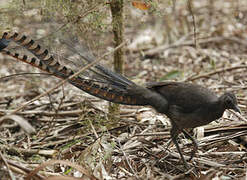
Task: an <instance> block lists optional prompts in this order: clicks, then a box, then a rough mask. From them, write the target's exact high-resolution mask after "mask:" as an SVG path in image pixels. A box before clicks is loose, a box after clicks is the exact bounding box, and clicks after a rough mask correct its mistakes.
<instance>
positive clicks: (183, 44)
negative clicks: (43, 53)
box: [0, 0, 247, 180]
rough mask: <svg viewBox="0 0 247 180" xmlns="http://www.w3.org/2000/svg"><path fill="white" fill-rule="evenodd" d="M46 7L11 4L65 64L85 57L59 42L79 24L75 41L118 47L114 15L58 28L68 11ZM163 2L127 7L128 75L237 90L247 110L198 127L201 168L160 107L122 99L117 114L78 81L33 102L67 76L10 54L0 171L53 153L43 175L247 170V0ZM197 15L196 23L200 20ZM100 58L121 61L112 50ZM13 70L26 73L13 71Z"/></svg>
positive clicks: (227, 175)
mask: <svg viewBox="0 0 247 180" xmlns="http://www.w3.org/2000/svg"><path fill="white" fill-rule="evenodd" d="M74 3H76V2H74ZM28 5H30V4H28ZM30 6H31V5H30ZM27 7H28V6H27ZM15 8H17V7H15ZM36 10H37V11H38V10H39V8H38V7H35V4H32V8H30V7H29V8H26V9H24V10H22V12H25V13H23V14H21V13H17V14H15V15H13V14H11V12H13V10H12V11H10V10H9V9H6V11H3V14H5V15H6V16H8V19H9V20H10V19H11V23H10V24H11V25H12V26H13V28H12V29H13V30H16V31H18V32H22V33H25V34H27V35H30V36H31V37H33V38H34V39H38V42H41V44H43V45H44V46H45V47H47V48H49V50H51V52H53V53H54V54H55V57H57V58H58V59H59V61H61V62H63V64H66V65H67V64H69V63H68V62H66V59H67V61H68V59H69V60H70V61H74V62H75V61H76V62H77V64H78V63H80V62H79V60H78V56H76V55H75V53H74V52H71V51H70V50H69V48H66V46H63V45H61V43H57V42H58V39H63V40H64V39H65V41H67V40H68V38H71V37H72V36H73V35H74V33H72V32H70V31H69V30H70V29H69V28H71V26H74V27H75V29H76V28H77V30H76V31H75V32H76V33H78V34H80V41H81V44H79V43H78V44H73V42H72V41H71V42H70V45H71V44H72V45H71V46H73V47H74V48H75V49H76V50H77V51H78V52H80V53H82V54H87V53H88V49H90V51H92V53H93V54H94V55H95V56H96V57H100V56H101V55H102V54H103V53H105V52H107V51H108V50H109V49H112V46H113V40H112V39H113V35H112V34H111V32H110V29H111V28H110V27H109V26H110V24H109V22H108V21H109V18H108V19H106V20H105V21H104V23H105V24H106V27H104V28H105V29H104V31H101V32H99V31H90V29H89V28H87V25H86V22H87V21H86V20H85V21H83V23H82V25H81V24H79V23H78V24H77V23H72V24H70V26H69V28H67V29H66V28H65V30H61V29H58V27H61V25H64V24H63V22H62V18H59V17H58V15H57V16H54V19H52V18H51V17H47V18H44V17H43V15H37V11H36ZM158 10H159V11H160V12H159V11H158ZM158 10H157V9H156V11H155V13H152V12H149V11H144V10H143V11H142V10H139V9H136V8H134V7H133V6H131V3H129V5H128V6H127V7H126V10H125V13H126V22H125V38H126V40H129V41H130V42H129V44H128V45H126V46H125V49H126V63H125V75H126V76H127V77H128V78H129V79H131V80H133V81H134V82H136V83H138V84H142V85H143V84H145V83H147V82H150V81H165V80H175V81H185V82H192V83H196V84H200V85H202V86H205V87H208V88H209V89H211V90H212V91H214V92H216V93H217V94H218V95H221V94H223V93H224V92H225V91H232V92H234V93H235V94H236V96H237V99H238V103H239V107H240V108H241V111H242V114H241V115H240V114H238V113H234V112H232V111H226V112H225V113H224V115H223V117H222V118H220V119H219V120H217V121H214V122H212V123H210V124H208V125H205V126H202V127H198V128H195V129H194V130H189V132H190V134H192V135H194V137H196V138H197V141H198V145H199V149H198V152H197V153H196V157H195V158H193V159H192V160H191V161H190V162H189V165H190V167H191V168H192V170H190V171H188V172H186V173H185V172H184V171H185V170H184V167H183V163H182V161H181V160H180V157H179V154H178V152H177V150H176V147H175V145H174V144H173V143H171V145H170V146H169V147H168V148H167V144H168V142H169V140H170V133H169V131H170V127H171V124H170V122H169V119H168V118H167V117H166V116H164V115H162V114H158V113H157V112H155V110H153V109H152V108H150V107H138V106H135V107H133V106H123V105H121V109H120V115H119V116H116V117H115V121H114V120H112V121H110V120H109V118H108V105H109V103H108V102H106V101H104V100H101V99H98V98H96V97H93V96H90V95H88V94H86V93H84V92H82V91H81V90H79V89H77V88H74V87H73V86H72V85H70V84H69V83H65V84H64V85H62V86H60V87H59V88H57V89H55V90H54V91H52V92H50V93H49V94H45V96H43V97H41V98H39V99H38V100H35V101H34V102H32V103H30V104H28V105H27V106H25V107H24V106H23V105H24V104H25V103H27V102H28V101H30V100H32V99H33V98H35V97H37V96H39V95H41V94H43V93H45V92H47V91H48V90H49V89H51V88H53V87H55V86H56V85H57V84H58V82H60V81H61V80H60V79H58V78H56V77H52V76H50V75H45V74H29V75H24V74H22V73H27V72H32V73H39V72H40V70H38V69H36V68H34V67H32V66H29V65H27V64H24V63H22V62H17V61H16V60H14V59H11V58H9V57H7V56H4V55H2V54H1V53H0V63H1V68H0V77H1V78H0V122H1V126H0V129H1V131H0V150H1V151H0V156H1V159H2V160H3V161H2V162H1V164H2V165H3V166H0V177H3V179H4V178H6V179H8V178H9V177H10V175H11V174H12V177H13V176H15V177H16V178H17V179H22V178H23V177H25V176H26V174H28V173H30V172H31V171H32V170H33V169H35V168H37V167H40V165H41V164H42V163H44V162H48V161H49V160H53V161H50V164H45V165H44V166H43V167H40V169H39V172H38V173H37V174H36V175H34V176H35V177H36V178H37V179H39V178H42V177H47V176H52V175H53V176H59V175H63V176H65V175H69V176H74V177H81V174H86V175H88V176H91V177H92V176H95V177H96V178H98V179H197V178H199V177H200V179H202V180H206V179H212V178H216V179H217V178H218V179H245V178H246V162H247V153H246V148H247V138H246V137H247V123H246V122H247V117H246V114H247V110H246V107H247V92H246V88H247V71H246V69H247V1H243V0H242V1H241V0H240V1H223V0H216V1H210V0H208V1H197V0H195V1H193V8H192V12H193V14H191V13H192V12H191V11H190V10H189V9H188V6H187V4H186V1H182V2H177V4H176V8H174V9H172V8H171V5H169V6H168V5H167V4H166V3H163V2H162V3H161V2H160V4H159V7H158ZM161 12H162V14H161V15H159V13H161ZM57 13H58V14H59V12H57ZM106 15H109V14H106ZM192 15H193V16H192ZM193 17H194V20H195V25H196V26H193ZM55 18H56V20H55ZM51 19H52V20H51ZM195 27H196V29H194V28H195ZM83 28H84V30H81V29H83ZM7 29H9V28H7ZM12 29H11V30H12ZM5 30H6V29H5ZM80 30H81V31H80ZM0 31H2V32H3V31H4V28H2V27H1V28H0ZM194 31H196V34H195V33H194ZM73 32H74V31H73ZM48 35H49V36H48ZM195 38H196V42H195ZM59 42H60V41H59ZM68 42H69V41H68ZM195 43H196V45H195ZM16 49H17V50H16V51H20V52H21V51H22V50H20V49H19V50H18V48H16ZM65 57H66V58H65ZM100 64H101V65H103V66H105V67H112V56H110V57H108V58H106V59H104V60H102V61H101V62H100ZM72 66H73V65H72ZM72 68H73V69H75V68H78V67H75V66H73V67H72ZM13 74H19V75H16V76H10V75H13ZM89 74H90V73H89ZM6 76H8V77H6ZM20 107H23V108H22V109H21V110H19V111H17V112H15V113H14V114H15V115H12V116H9V117H8V119H9V120H12V121H6V120H5V121H4V122H3V120H4V119H1V116H2V117H3V116H4V115H6V114H8V113H10V112H13V111H14V110H16V109H17V108H20ZM25 122H29V124H30V125H31V126H32V127H33V128H34V129H35V133H32V134H31V135H28V134H27V133H26V132H25V131H23V129H25V128H26V130H28V129H29V130H30V129H32V128H31V127H29V126H28V125H26V123H25ZM179 144H180V146H181V148H182V150H183V152H184V155H185V157H186V158H188V157H189V155H190V152H191V151H192V144H191V141H190V140H189V139H187V138H186V137H184V136H182V135H181V136H180V137H179ZM166 148H167V149H166ZM55 160H64V161H55ZM66 160H69V161H70V162H72V164H69V163H68V161H66ZM54 164H56V165H54ZM76 164H79V166H75V165H76ZM6 165H8V166H6ZM48 165H49V166H48ZM51 165H52V166H51ZM70 167H72V168H70ZM84 178H85V179H86V177H85V176H84ZM1 179H2V178H1ZM71 179H72V178H71Z"/></svg>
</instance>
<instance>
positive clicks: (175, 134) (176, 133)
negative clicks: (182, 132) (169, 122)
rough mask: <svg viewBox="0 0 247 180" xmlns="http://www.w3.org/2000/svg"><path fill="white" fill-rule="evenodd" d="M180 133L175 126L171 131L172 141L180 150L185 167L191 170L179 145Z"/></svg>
mask: <svg viewBox="0 0 247 180" xmlns="http://www.w3.org/2000/svg"><path fill="white" fill-rule="evenodd" d="M178 133H179V130H178V128H177V127H176V126H173V127H172V129H171V138H172V141H173V143H174V144H175V146H176V148H177V150H178V153H179V154H180V157H181V159H182V161H183V163H184V167H185V168H186V169H189V165H188V164H187V162H186V161H185V159H184V156H183V154H182V151H181V149H180V147H179V145H178V142H177V137H178Z"/></svg>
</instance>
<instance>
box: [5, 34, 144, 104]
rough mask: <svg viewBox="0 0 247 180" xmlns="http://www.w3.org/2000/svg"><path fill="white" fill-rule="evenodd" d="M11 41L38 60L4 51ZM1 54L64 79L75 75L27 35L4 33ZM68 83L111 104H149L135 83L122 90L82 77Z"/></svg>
mask: <svg viewBox="0 0 247 180" xmlns="http://www.w3.org/2000/svg"><path fill="white" fill-rule="evenodd" d="M9 41H14V42H15V43H17V44H19V45H20V46H22V47H25V48H26V49H27V50H28V51H30V52H31V53H33V54H34V55H35V56H36V57H37V58H35V57H33V58H29V57H28V56H27V55H23V56H21V55H19V54H18V53H15V54H12V53H11V52H10V51H6V50H2V49H4V48H6V47H7V46H8V43H9ZM1 47H2V48H1ZM0 52H2V53H4V54H6V55H9V56H11V57H13V58H15V59H17V60H19V61H22V62H25V63H28V64H30V65H32V66H34V67H36V68H39V69H41V70H42V71H45V72H48V73H51V74H52V75H54V76H56V77H59V78H62V79H66V78H68V77H69V76H71V75H73V74H74V72H73V70H71V69H70V68H67V67H65V66H63V65H61V64H60V63H59V62H58V61H57V60H55V59H54V58H53V56H52V55H50V54H49V52H48V50H47V49H42V48H41V46H40V45H39V44H37V43H35V42H34V40H32V39H30V38H28V37H27V36H25V35H22V36H21V35H19V34H18V33H12V34H11V33H4V34H3V38H2V39H0ZM112 73H113V72H112ZM113 79H114V77H113ZM68 81H69V83H70V84H72V85H74V86H75V87H77V88H79V89H81V90H83V91H85V92H87V93H89V94H91V95H93V96H96V97H99V98H101V99H104V100H107V101H110V102H114V103H119V104H127V105H147V104H148V103H147V101H146V100H145V99H144V98H142V97H141V96H138V95H137V94H136V89H135V88H141V87H139V86H137V85H135V84H134V83H133V82H132V85H131V86H128V87H126V88H125V89H121V88H119V87H118V86H115V85H114V84H113V85H112V84H102V83H100V82H97V81H95V80H92V79H83V78H81V77H74V78H72V79H70V80H68ZM130 82H131V81H130ZM143 89H145V88H143Z"/></svg>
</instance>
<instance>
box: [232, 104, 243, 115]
mask: <svg viewBox="0 0 247 180" xmlns="http://www.w3.org/2000/svg"><path fill="white" fill-rule="evenodd" d="M233 110H234V111H236V112H239V113H240V114H241V110H240V108H239V107H238V105H235V106H234V108H233Z"/></svg>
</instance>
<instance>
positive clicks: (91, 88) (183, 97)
mask: <svg viewBox="0 0 247 180" xmlns="http://www.w3.org/2000/svg"><path fill="white" fill-rule="evenodd" d="M10 41H14V42H15V43H17V44H19V45H20V46H22V47H24V48H26V49H27V50H28V51H29V52H31V53H32V54H33V55H34V56H35V57H36V58H35V57H34V58H32V59H29V58H28V57H27V56H26V55H24V56H20V55H19V54H12V53H11V52H9V51H7V50H4V48H6V47H7V46H8V44H9V42H10ZM0 52H2V53H4V54H7V55H9V56H12V57H14V58H16V59H17V60H20V61H23V62H25V63H28V64H30V65H32V66H35V67H37V68H39V69H41V70H43V71H46V72H48V73H51V74H52V75H54V76H56V77H59V78H62V79H66V78H68V77H69V76H71V75H73V74H74V72H73V70H72V69H70V68H68V67H65V66H63V65H61V64H60V63H59V62H58V61H57V60H56V59H55V58H54V57H53V56H52V55H50V54H49V52H48V50H47V49H42V48H41V46H40V45H39V44H37V43H35V42H34V40H32V39H30V38H28V37H27V36H25V35H19V34H18V33H4V34H3V37H2V39H1V40H0ZM83 58H84V59H86V61H87V62H92V60H91V59H89V58H87V57H83ZM96 68H97V70H98V71H99V76H100V78H101V80H102V81H96V80H93V79H90V78H86V79H85V78H82V77H80V76H78V77H74V78H73V79H71V80H69V83H70V84H72V85H73V86H75V87H77V88H79V89H81V90H83V91H85V92H87V93H89V94H91V95H93V96H96V97H99V98H101V99H105V100H107V101H111V102H114V103H119V104H127V105H150V106H152V107H153V108H154V109H156V110H157V111H158V112H159V113H163V114H165V115H167V116H168V117H169V119H170V121H171V124H172V128H171V137H172V141H173V142H174V144H175V145H176V148H177V150H178V152H179V154H180V156H181V158H182V160H183V163H184V165H185V167H186V168H188V165H187V162H186V161H185V159H184V157H183V154H182V152H181V150H180V148H179V145H178V143H177V136H178V134H179V133H180V132H183V133H184V134H185V135H186V136H187V137H188V138H190V139H191V140H192V142H193V144H194V146H195V149H196V148H197V143H196V141H195V140H194V138H193V137H192V136H190V135H189V134H188V133H187V132H186V131H185V130H184V129H185V128H195V127H198V126H202V125H205V124H208V123H210V122H212V121H214V120H216V119H218V118H220V117H221V116H222V115H223V112H224V111H225V110H226V109H233V110H234V111H236V112H240V109H239V108H238V106H237V100H236V97H235V95H234V94H233V93H231V92H226V93H225V94H223V95H222V96H220V97H218V96H216V95H215V93H214V92H212V91H210V90H209V89H207V88H205V87H202V86H199V85H195V84H191V83H181V82H157V83H150V84H148V85H147V87H141V86H138V85H136V84H135V83H134V82H132V81H130V80H128V79H127V78H125V77H124V76H122V75H120V74H117V73H114V72H112V71H110V70H108V69H106V68H104V67H102V66H100V65H96ZM193 155H194V152H193V154H192V156H191V158H192V157H193Z"/></svg>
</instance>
